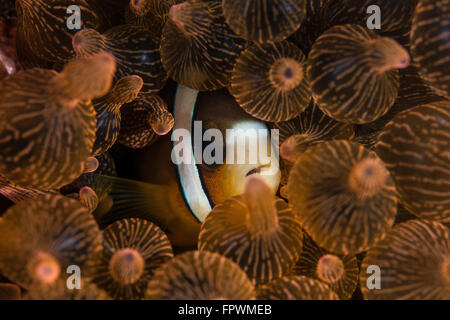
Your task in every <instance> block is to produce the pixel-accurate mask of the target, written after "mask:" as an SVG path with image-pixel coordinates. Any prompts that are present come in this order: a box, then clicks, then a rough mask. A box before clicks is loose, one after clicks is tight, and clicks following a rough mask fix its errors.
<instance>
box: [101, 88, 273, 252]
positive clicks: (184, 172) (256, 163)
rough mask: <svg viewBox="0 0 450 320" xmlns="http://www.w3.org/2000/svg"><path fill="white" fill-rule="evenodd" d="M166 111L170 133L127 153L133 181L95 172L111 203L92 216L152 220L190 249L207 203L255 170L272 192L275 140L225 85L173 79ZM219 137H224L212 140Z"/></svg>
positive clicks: (235, 190) (236, 190) (104, 221)
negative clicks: (211, 87)
mask: <svg viewBox="0 0 450 320" xmlns="http://www.w3.org/2000/svg"><path fill="white" fill-rule="evenodd" d="M172 109H173V115H174V119H175V123H174V127H173V129H172V134H169V135H167V136H163V137H161V138H160V139H159V140H158V141H156V142H155V143H154V144H152V145H151V146H149V147H146V148H144V149H141V150H138V151H136V152H134V155H133V157H132V162H133V163H132V164H129V165H133V166H134V167H133V170H132V171H134V172H135V174H134V176H135V177H136V179H137V180H127V179H123V178H115V177H108V176H99V179H101V180H103V182H104V183H105V184H107V185H109V187H108V188H107V189H108V194H109V197H110V199H111V200H112V209H111V210H110V211H109V212H107V213H106V214H104V215H103V216H102V217H100V219H99V218H98V219H99V220H100V224H101V225H104V226H106V225H108V224H110V223H112V222H113V221H116V220H118V219H121V218H125V217H139V218H144V219H148V220H151V221H153V222H155V223H157V224H159V226H160V227H161V228H162V229H163V230H164V231H165V232H166V234H167V236H168V237H169V239H170V240H171V242H172V244H173V245H174V246H175V247H193V246H196V244H197V239H198V233H199V231H200V224H201V222H202V221H203V220H204V219H205V218H206V216H207V215H208V214H209V212H210V211H211V210H212V208H213V207H214V206H215V205H216V204H219V203H221V202H223V201H225V200H226V199H228V198H231V197H232V196H235V195H238V194H242V193H243V191H244V186H245V182H246V179H247V178H248V177H249V176H251V175H254V174H257V175H261V177H262V178H263V179H264V180H265V182H266V183H267V185H268V186H269V187H270V188H271V189H272V190H273V192H274V193H275V192H276V191H277V190H278V187H279V183H280V177H281V173H280V170H279V161H278V152H279V147H278V140H277V137H274V136H275V135H276V134H272V132H271V130H270V128H269V126H268V125H267V123H265V122H263V121H261V120H259V119H256V118H253V117H252V116H250V115H249V114H247V113H246V112H245V111H244V110H243V109H242V108H241V107H240V106H239V105H238V104H237V103H236V101H235V100H234V98H233V97H232V96H231V95H230V94H229V93H228V91H227V90H222V91H215V92H199V91H196V90H193V89H190V88H187V87H184V86H182V85H178V86H177V89H176V93H175V99H174V104H173V108H172ZM209 129H213V130H212V131H211V130H210V131H209V133H213V135H214V134H215V136H214V139H213V138H212V135H211V134H208V133H207V131H208V130H209ZM252 133H256V135H252ZM186 134H187V138H186ZM230 134H231V137H230ZM242 134H248V136H245V137H242ZM181 137H184V139H182V138H181ZM205 137H206V139H205ZM219 138H223V141H215V139H219ZM252 139H253V140H252ZM255 139H256V140H255ZM186 140H187V141H186ZM205 140H210V141H205ZM251 141H252V142H251ZM212 143H214V144H213V145H212ZM252 143H253V145H252ZM199 144H200V145H199ZM256 145H258V148H257V149H256V148H254V147H255V146H256ZM208 146H209V149H208V150H210V151H211V149H213V148H212V146H214V147H215V150H213V152H210V153H207V154H208V155H212V156H213V157H214V158H215V159H216V160H217V159H219V160H222V161H213V162H211V161H209V162H208V161H207V160H208V159H206V161H205V159H202V156H204V155H205V150H207V148H208ZM262 146H266V148H263V147H262ZM183 147H184V148H183ZM220 147H222V148H223V150H220V149H219V148H220ZM255 150H257V151H256V153H258V154H257V155H255V154H254V153H255ZM239 152H240V153H242V152H244V153H245V154H244V155H243V154H239ZM230 154H231V155H232V156H230ZM199 155H200V156H199ZM233 156H234V157H233ZM183 159H190V160H191V161H183ZM233 159H234V160H235V161H233ZM239 159H240V160H239ZM243 159H244V161H242V160H243ZM230 160H231V161H230ZM133 178H134V177H133Z"/></svg>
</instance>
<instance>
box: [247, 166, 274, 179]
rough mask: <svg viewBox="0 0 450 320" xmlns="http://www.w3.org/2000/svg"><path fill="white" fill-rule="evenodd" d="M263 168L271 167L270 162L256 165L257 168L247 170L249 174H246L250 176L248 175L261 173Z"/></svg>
mask: <svg viewBox="0 0 450 320" xmlns="http://www.w3.org/2000/svg"><path fill="white" fill-rule="evenodd" d="M263 168H270V164H264V165H260V166H259V167H256V168H254V169H252V170H250V171H249V172H247V174H246V175H245V176H246V177H248V176H251V175H254V174H261V170H262V169H263Z"/></svg>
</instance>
